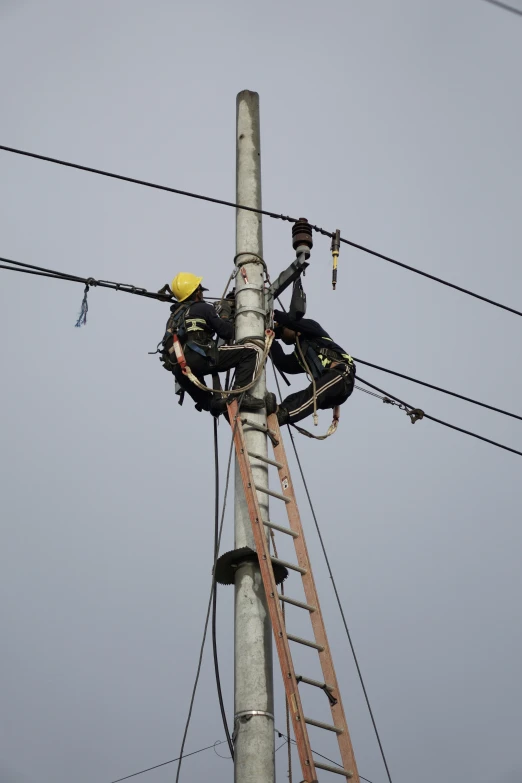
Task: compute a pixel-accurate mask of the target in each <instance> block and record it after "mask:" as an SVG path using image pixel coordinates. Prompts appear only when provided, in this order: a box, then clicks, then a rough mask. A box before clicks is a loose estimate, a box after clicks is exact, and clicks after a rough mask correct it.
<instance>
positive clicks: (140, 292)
mask: <svg viewBox="0 0 522 783" xmlns="http://www.w3.org/2000/svg"><path fill="white" fill-rule="evenodd" d="M0 261H5V262H6V263H8V264H14V267H12V266H5V265H3V264H0V269H9V270H10V271H12V272H24V273H26V274H30V275H40V276H42V277H50V278H53V279H57V280H69V281H71V282H75V283H83V284H84V285H89V286H92V287H94V288H96V287H100V288H110V289H112V290H115V291H123V292H124V293H127V294H136V295H137V296H144V297H147V298H150V299H157V300H159V301H166V302H169V301H173V300H172V299H171V297H169V296H167V295H165V294H159V293H154V292H152V291H147V289H146V288H139V287H137V286H134V285H131V284H130V283H116V282H112V281H110V280H96V279H95V278H93V277H79V276H78V275H71V274H69V273H67V272H59V271H57V270H55V269H49V268H47V267H43V266H35V265H34V264H25V263H23V262H21V261H13V260H12V259H10V258H4V257H2V256H0ZM25 267H29V268H28V269H26V268H25ZM207 298H208V297H207ZM210 298H211V297H210ZM353 359H354V361H355V362H358V363H359V364H364V365H366V366H367V367H372V368H373V369H374V370H380V371H381V372H386V373H388V374H390V375H396V376H397V377H398V378H404V379H405V380H406V381H411V382H412V383H417V384H419V385H420V386H426V387H427V388H428V389H434V390H435V391H439V392H442V393H443V394H448V395H450V396H451V397H456V398H457V399H460V400H464V401H465V402H469V403H471V404H472V405H479V406H480V407H482V408H486V409H488V410H491V411H495V412H496V413H501V414H502V415H504V416H510V417H511V418H513V419H519V420H520V421H522V416H519V415H518V414H517V413H511V412H510V411H506V410H503V409H502V408H497V407H495V406H494V405H488V404H487V403H485V402H480V401H479V400H474V399H473V398H471V397H466V396H465V395H463V394H458V393H457V392H452V391H449V390H448V389H444V388H442V387H441V386H435V385H434V384H432V383H427V382H426V381H420V380H418V379H417V378H413V377H412V376H410V375H404V374H403V373H400V372H397V371H396V370H389V369H388V368H386V367H381V366H380V365H378V364H373V362H367V361H365V360H364V359H358V358H357V357H355V356H354V357H353Z"/></svg>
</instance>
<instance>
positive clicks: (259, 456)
mask: <svg viewBox="0 0 522 783" xmlns="http://www.w3.org/2000/svg"><path fill="white" fill-rule="evenodd" d="M247 454H248V456H249V457H253V458H254V459H258V460H259V461H260V462H266V463H267V464H268V465H273V466H274V468H277V469H278V470H281V468H283V467H284V465H283V464H282V463H281V462H276V461H275V459H268V457H263V455H262V454H256V452H255V451H248V452H247Z"/></svg>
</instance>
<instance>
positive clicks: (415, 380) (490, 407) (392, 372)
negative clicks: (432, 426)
mask: <svg viewBox="0 0 522 783" xmlns="http://www.w3.org/2000/svg"><path fill="white" fill-rule="evenodd" d="M352 358H353V360H354V362H357V363H358V364H364V365H366V367H372V368H373V369H374V370H379V371H380V372H386V373H388V374H389V375H396V376H397V378H404V380H406V381H411V382H412V383H417V384H419V385H420V386H426V388H428V389H434V390H435V391H438V392H442V394H449V395H450V396H451V397H456V398H457V399H459V400H464V401H465V402H470V403H471V404H472V405H479V406H480V407H481V408H487V409H488V410H490V411H495V413H501V414H502V415H503V416H511V418H513V419H519V420H520V421H522V416H519V415H518V414H517V413H510V412H509V411H505V410H503V409H502V408H496V407H495V406H494V405H488V404H487V403H485V402H479V400H474V399H472V398H471V397H465V396H464V395H463V394H457V392H452V391H449V390H448V389H443V388H442V387H441V386H435V385H434V384H432V383H427V382H426V381H419V380H418V378H412V377H411V375H404V374H403V373H401V372H396V371H395V370H389V369H387V368H386V367H380V366H379V365H378V364H373V363H372V362H366V361H364V359H357V358H356V357H355V356H353V357H352Z"/></svg>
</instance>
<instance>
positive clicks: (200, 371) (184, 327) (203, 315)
mask: <svg viewBox="0 0 522 783" xmlns="http://www.w3.org/2000/svg"><path fill="white" fill-rule="evenodd" d="M202 280H203V278H202V277H197V276H196V275H193V274H191V273H189V272H180V273H179V274H178V275H176V277H175V278H174V279H173V280H172V283H171V285H170V289H171V291H172V293H173V294H174V296H175V297H176V299H177V302H176V303H175V304H173V305H172V306H171V308H170V310H171V316H170V318H169V320H168V322H167V327H166V331H165V336H164V338H163V341H162V348H161V352H162V353H161V358H162V362H163V366H164V367H165V369H167V370H170V371H171V372H172V373H173V374H174V377H175V378H176V380H177V382H178V383H179V385H180V387H181V389H182V390H183V391H185V392H188V394H189V395H190V396H191V397H192V399H193V400H194V402H195V403H196V408H197V409H198V410H202V409H203V410H206V411H210V412H211V413H212V414H213V415H214V416H219V414H220V413H225V411H226V399H225V398H224V397H223V396H222V395H214V394H211V393H209V392H206V391H204V390H203V389H199V388H198V387H197V386H196V385H195V384H194V383H193V382H192V381H191V380H190V379H189V378H187V376H186V375H184V374H183V372H182V370H181V367H180V366H179V364H178V363H177V360H176V354H175V352H174V347H173V342H174V337H173V336H174V334H177V336H178V339H179V341H180V343H181V345H182V347H183V352H184V354H185V359H186V361H187V365H188V366H189V367H190V369H191V371H192V373H193V374H194V375H195V377H196V378H197V379H198V380H199V381H200V382H201V383H204V381H203V378H204V376H205V375H216V373H220V372H224V371H225V370H235V378H234V385H233V389H240V388H242V387H244V386H248V384H249V383H251V382H252V381H253V379H254V378H255V376H256V374H257V372H258V369H259V363H260V361H261V355H262V351H261V349H260V348H259V346H257V345H254V344H253V343H248V344H247V345H220V346H218V344H217V342H216V340H215V339H214V335H215V334H216V335H217V336H218V337H220V338H222V339H223V340H226V341H231V340H232V339H233V337H234V323H233V318H232V313H233V301H231V300H230V298H229V299H224V300H223V301H222V302H221V303H220V308H219V313H218V311H217V309H216V307H215V306H214V305H211V304H209V303H208V302H205V300H204V298H203V292H204V291H207V290H208V289H206V288H204V287H203V286H202V285H201V281H202ZM205 385H208V384H205ZM264 404H265V403H264V400H263V399H258V398H256V397H253V396H252V395H251V394H249V393H248V391H247V392H245V393H244V394H243V396H242V398H241V408H243V409H244V410H259V409H261V408H263V407H264Z"/></svg>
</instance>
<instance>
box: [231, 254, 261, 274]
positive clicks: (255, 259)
mask: <svg viewBox="0 0 522 783" xmlns="http://www.w3.org/2000/svg"><path fill="white" fill-rule="evenodd" d="M241 256H248V260H247V261H238V258H241ZM234 264H235V265H236V266H237V268H238V269H240V268H241V267H242V266H244V264H262V266H263V269H264V270H265V272H266V263H265V260H264V259H263V258H261V256H258V255H257V253H246V252H245V253H237V254H236V255H235V256H234Z"/></svg>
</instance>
